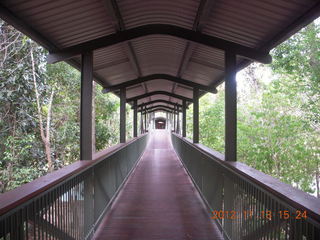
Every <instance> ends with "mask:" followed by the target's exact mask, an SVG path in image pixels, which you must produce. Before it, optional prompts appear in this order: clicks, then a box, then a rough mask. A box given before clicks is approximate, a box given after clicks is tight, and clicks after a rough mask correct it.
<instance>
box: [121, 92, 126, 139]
mask: <svg viewBox="0 0 320 240" xmlns="http://www.w3.org/2000/svg"><path fill="white" fill-rule="evenodd" d="M125 142H126V89H125V88H121V89H120V143H125Z"/></svg>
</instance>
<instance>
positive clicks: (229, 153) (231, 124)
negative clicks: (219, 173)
mask: <svg viewBox="0 0 320 240" xmlns="http://www.w3.org/2000/svg"><path fill="white" fill-rule="evenodd" d="M225 158H226V161H236V160H237V82H236V54H235V53H233V52H230V51H226V52H225Z"/></svg>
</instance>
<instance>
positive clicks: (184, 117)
mask: <svg viewBox="0 0 320 240" xmlns="http://www.w3.org/2000/svg"><path fill="white" fill-rule="evenodd" d="M186 136H187V104H186V100H183V101H182V137H186Z"/></svg>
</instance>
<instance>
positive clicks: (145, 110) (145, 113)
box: [144, 106, 147, 132]
mask: <svg viewBox="0 0 320 240" xmlns="http://www.w3.org/2000/svg"><path fill="white" fill-rule="evenodd" d="M144 132H147V106H145V107H144Z"/></svg>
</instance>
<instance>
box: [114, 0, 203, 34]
mask: <svg viewBox="0 0 320 240" xmlns="http://www.w3.org/2000/svg"><path fill="white" fill-rule="evenodd" d="M199 2H200V1H199V0H175V1H172V0H161V1H159V0H147V1H146V0H119V1H118V5H119V8H120V11H121V13H122V17H123V19H124V22H125V25H126V28H133V27H137V26H141V25H145V24H172V25H176V26H181V27H185V28H189V29H191V28H192V26H193V21H194V19H195V17H196V14H197V9H198V6H199Z"/></svg>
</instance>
